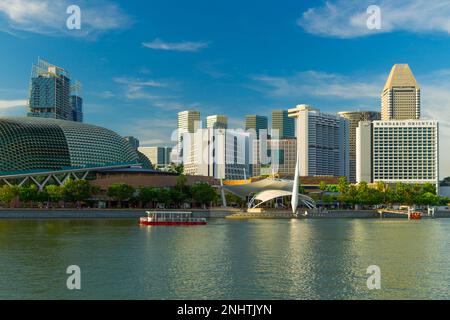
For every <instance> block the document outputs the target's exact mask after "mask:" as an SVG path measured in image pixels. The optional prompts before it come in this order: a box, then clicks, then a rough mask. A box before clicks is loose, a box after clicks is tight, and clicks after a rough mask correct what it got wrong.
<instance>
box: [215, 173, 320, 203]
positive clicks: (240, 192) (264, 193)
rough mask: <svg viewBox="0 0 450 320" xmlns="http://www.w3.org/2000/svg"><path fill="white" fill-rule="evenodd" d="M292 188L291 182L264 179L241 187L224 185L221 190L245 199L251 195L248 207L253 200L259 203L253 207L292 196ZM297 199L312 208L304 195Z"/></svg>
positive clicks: (309, 200) (310, 201)
mask: <svg viewBox="0 0 450 320" xmlns="http://www.w3.org/2000/svg"><path fill="white" fill-rule="evenodd" d="M293 187H294V181H293V180H284V179H270V178H267V179H264V180H260V181H256V182H253V183H247V184H241V185H231V186H230V185H224V186H223V189H225V190H226V191H229V192H231V193H233V194H235V195H237V196H238V197H241V198H245V197H248V196H251V195H253V198H252V200H251V201H250V203H249V207H250V206H251V205H252V204H253V202H254V201H255V200H259V201H261V202H259V203H258V204H257V205H256V206H255V207H257V206H259V205H261V204H263V203H264V202H267V201H270V200H272V199H275V198H279V197H284V196H292V190H293ZM298 199H299V200H300V201H301V202H303V203H304V204H305V205H306V206H307V207H310V208H313V207H314V206H315V205H314V200H313V199H311V198H310V197H308V196H305V195H304V194H299V195H298Z"/></svg>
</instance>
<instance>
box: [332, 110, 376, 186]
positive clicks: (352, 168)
mask: <svg viewBox="0 0 450 320" xmlns="http://www.w3.org/2000/svg"><path fill="white" fill-rule="evenodd" d="M338 115H339V116H341V117H344V118H346V119H348V121H349V180H350V181H351V182H355V181H356V128H357V127H358V123H359V122H360V121H374V120H380V118H381V114H380V113H379V112H376V111H342V112H338Z"/></svg>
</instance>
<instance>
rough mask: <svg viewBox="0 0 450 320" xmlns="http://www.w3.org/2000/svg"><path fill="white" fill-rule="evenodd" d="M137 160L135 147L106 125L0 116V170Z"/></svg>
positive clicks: (127, 162)
mask: <svg viewBox="0 0 450 320" xmlns="http://www.w3.org/2000/svg"><path fill="white" fill-rule="evenodd" d="M137 163H140V161H139V155H138V153H137V151H136V150H135V149H133V147H131V145H130V144H129V143H128V142H127V141H126V140H125V139H124V138H122V137H121V136H120V135H118V134H117V133H115V132H114V131H111V130H109V129H105V128H102V127H99V126H94V125H89V124H84V123H80V122H73V121H64V120H56V119H47V118H37V117H36V118H34V117H21V118H19V117H17V118H0V172H13V171H29V170H38V169H53V170H59V169H62V168H67V167H90V166H102V165H112V164H137Z"/></svg>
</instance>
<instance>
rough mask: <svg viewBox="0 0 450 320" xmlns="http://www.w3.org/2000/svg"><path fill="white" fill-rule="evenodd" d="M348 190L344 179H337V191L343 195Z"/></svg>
mask: <svg viewBox="0 0 450 320" xmlns="http://www.w3.org/2000/svg"><path fill="white" fill-rule="evenodd" d="M348 189H349V184H348V182H347V178H346V177H339V180H338V191H339V192H340V193H342V194H345V193H346V192H347V191H348Z"/></svg>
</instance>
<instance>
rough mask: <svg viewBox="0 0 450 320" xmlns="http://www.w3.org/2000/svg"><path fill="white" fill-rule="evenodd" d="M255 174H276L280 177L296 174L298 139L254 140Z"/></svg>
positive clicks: (253, 167) (290, 176) (253, 166)
mask: <svg viewBox="0 0 450 320" xmlns="http://www.w3.org/2000/svg"><path fill="white" fill-rule="evenodd" d="M252 155H253V161H252V174H253V176H260V175H271V174H276V175H278V177H280V178H292V177H293V176H294V175H295V164H296V161H297V140H296V139H270V140H266V141H265V142H264V141H260V140H253V153H252Z"/></svg>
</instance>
